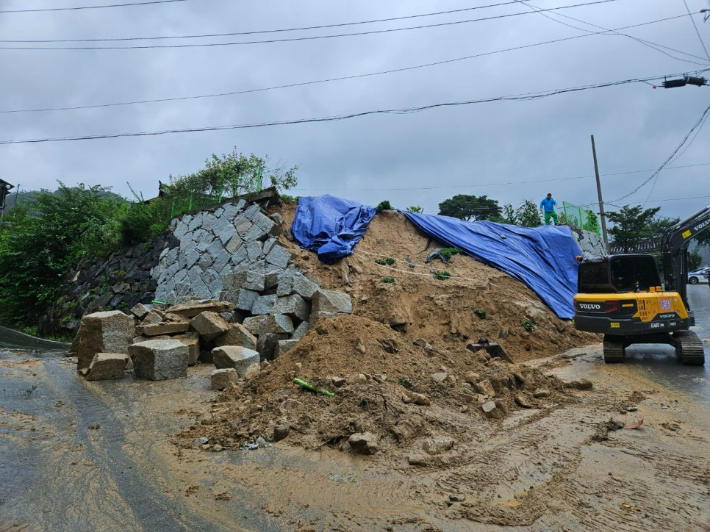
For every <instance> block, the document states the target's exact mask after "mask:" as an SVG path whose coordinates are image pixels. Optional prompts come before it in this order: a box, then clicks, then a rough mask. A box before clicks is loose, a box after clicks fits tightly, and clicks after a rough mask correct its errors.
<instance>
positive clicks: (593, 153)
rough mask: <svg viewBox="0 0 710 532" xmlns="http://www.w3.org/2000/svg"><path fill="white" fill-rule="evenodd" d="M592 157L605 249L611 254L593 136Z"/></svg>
mask: <svg viewBox="0 0 710 532" xmlns="http://www.w3.org/2000/svg"><path fill="white" fill-rule="evenodd" d="M592 156H593V157H594V173H595V174H596V176H597V194H598V195H599V216H600V218H601V219H602V237H603V238H604V249H605V250H606V252H607V253H609V237H608V236H607V234H606V217H605V216H604V200H603V199H602V184H601V182H600V181H599V164H598V163H597V147H596V146H595V145H594V135H592Z"/></svg>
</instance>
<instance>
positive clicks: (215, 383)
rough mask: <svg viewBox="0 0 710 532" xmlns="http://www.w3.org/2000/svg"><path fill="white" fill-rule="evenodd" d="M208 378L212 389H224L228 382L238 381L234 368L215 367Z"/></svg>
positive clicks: (227, 386)
mask: <svg viewBox="0 0 710 532" xmlns="http://www.w3.org/2000/svg"><path fill="white" fill-rule="evenodd" d="M210 380H211V382H212V389H213V390H217V391H221V390H226V389H227V388H229V385H230V384H233V383H234V384H236V383H237V382H239V374H238V373H237V370H236V369H234V368H224V369H216V370H214V371H213V372H212V375H210Z"/></svg>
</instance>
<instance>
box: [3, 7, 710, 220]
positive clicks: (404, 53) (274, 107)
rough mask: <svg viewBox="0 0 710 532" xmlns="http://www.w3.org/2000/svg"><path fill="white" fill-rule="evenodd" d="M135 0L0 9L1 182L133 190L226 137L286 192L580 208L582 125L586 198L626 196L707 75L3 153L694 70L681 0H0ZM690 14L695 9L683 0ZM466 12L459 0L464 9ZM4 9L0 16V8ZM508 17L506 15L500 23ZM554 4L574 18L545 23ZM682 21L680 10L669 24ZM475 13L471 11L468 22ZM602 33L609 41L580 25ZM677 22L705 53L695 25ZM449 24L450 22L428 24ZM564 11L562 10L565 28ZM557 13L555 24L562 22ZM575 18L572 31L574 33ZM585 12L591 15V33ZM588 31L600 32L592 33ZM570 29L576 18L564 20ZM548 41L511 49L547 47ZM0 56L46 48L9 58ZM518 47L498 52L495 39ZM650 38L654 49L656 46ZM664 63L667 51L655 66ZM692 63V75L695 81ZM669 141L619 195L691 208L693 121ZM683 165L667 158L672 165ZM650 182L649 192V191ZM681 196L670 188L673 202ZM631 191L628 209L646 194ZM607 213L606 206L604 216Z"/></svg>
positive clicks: (697, 164) (704, 96)
mask: <svg viewBox="0 0 710 532" xmlns="http://www.w3.org/2000/svg"><path fill="white" fill-rule="evenodd" d="M144 1H146V0H0V40H2V41H4V42H0V48H2V49H0V72H1V73H2V83H0V111H1V113H0V178H2V179H5V180H6V181H9V182H10V183H13V184H20V185H21V187H22V189H39V188H54V187H55V186H56V181H57V180H61V181H63V182H64V183H66V184H76V183H80V182H83V183H86V184H90V185H94V184H101V185H105V186H111V187H113V190H114V191H115V192H118V193H120V194H123V195H125V196H130V191H129V188H128V185H127V183H130V184H131V185H132V186H133V188H134V189H136V190H138V191H142V193H143V194H144V195H145V196H146V197H153V196H154V195H155V194H156V192H157V187H158V180H163V181H167V180H168V176H169V175H182V174H187V173H190V172H194V171H196V170H198V169H199V168H201V167H202V166H203V164H204V161H205V159H206V158H207V157H208V156H209V155H210V154H212V153H218V154H222V153H227V152H229V151H231V150H232V148H234V147H235V146H236V148H237V149H238V150H239V151H241V152H244V153H255V154H258V155H265V154H268V155H269V156H270V157H271V161H272V163H273V164H283V165H286V166H291V165H298V166H299V167H300V170H299V173H298V177H299V185H298V189H297V190H296V191H294V192H293V193H294V194H298V195H320V194H325V193H332V194H335V195H339V196H342V197H346V198H350V199H354V200H357V201H360V202H363V203H367V204H370V205H376V204H377V203H378V202H379V201H381V200H383V199H389V200H390V201H391V202H392V204H393V205H394V206H396V207H399V208H405V207H407V206H410V205H421V206H422V207H424V209H425V211H426V212H434V213H435V212H437V208H438V204H439V203H440V202H441V201H443V200H444V199H446V198H449V197H451V196H453V195H455V194H476V195H482V194H486V195H488V196H489V197H492V198H495V199H497V200H499V201H500V202H501V204H503V203H512V204H513V205H519V204H520V203H522V202H523V201H524V200H525V199H528V198H530V199H533V200H535V201H536V202H538V201H539V200H540V199H541V198H542V197H543V196H544V194H545V193H546V192H548V191H551V192H553V194H554V196H555V197H556V198H557V199H558V201H561V200H567V201H569V202H573V203H577V204H588V203H592V202H594V201H595V200H596V187H595V181H594V177H593V175H594V167H593V162H592V155H591V145H590V135H591V134H594V135H595V138H596V142H597V152H598V155H599V165H600V171H601V173H602V175H603V177H602V187H603V191H604V198H605V200H606V201H612V202H613V200H616V199H617V198H620V197H622V196H625V195H627V194H629V193H630V192H631V191H632V190H634V189H635V188H636V187H637V186H638V185H640V184H641V183H643V182H644V181H645V180H646V179H648V178H649V177H650V176H651V175H652V173H653V170H655V169H656V168H657V167H659V166H660V165H661V164H662V163H663V162H664V161H665V160H666V159H667V158H668V157H669V156H670V155H671V153H672V152H673V150H674V149H675V148H676V147H677V146H678V145H679V143H680V142H681V141H682V140H683V138H684V137H685V136H686V135H687V133H688V132H689V131H690V129H691V127H692V126H693V125H694V124H695V123H696V121H698V119H699V118H701V116H702V113H703V111H704V110H705V109H706V108H707V107H708V105H710V86H706V87H701V88H698V87H693V86H688V87H684V88H677V89H672V90H670V89H662V88H660V87H659V88H657V89H654V88H653V87H652V84H653V83H654V82H651V84H645V83H632V84H626V85H620V86H615V87H607V88H598V89H590V90H584V91H580V92H571V93H566V94H560V95H555V96H550V97H548V98H543V99H537V100H526V101H497V102H491V103H481V104H473V105H462V106H450V107H439V108H435V109H431V110H424V111H421V112H418V113H414V114H379V115H370V116H364V117H358V118H352V119H348V120H342V121H329V122H320V123H306V124H298V125H281V126H276V127H264V128H259V129H236V130H226V131H211V132H200V133H184V134H170V135H163V136H150V137H129V138H118V139H102V140H88V141H87V140H84V141H72V142H47V143H20V144H2V142H4V141H21V140H30V139H44V138H56V137H78V136H86V135H104V134H114V133H134V132H151V131H162V130H172V129H189V128H203V127H212V126H229V125H238V124H249V123H264V122H274V121H289V120H299V119H304V118H317V117H327V116H335V115H346V114H351V113H360V112H364V111H372V110H383V109H404V108H409V107H418V106H427V105H431V104H437V103H446V102H461V101H470V100H479V99H487V98H496V97H500V96H510V95H519V94H523V93H532V92H543V91H553V90H557V89H565V88H570V87H578V86H586V85H596V84H604V83H607V82H615V81H621V80H626V79H632V78H649V77H654V76H655V77H657V76H663V75H665V74H679V73H684V72H687V73H691V74H692V73H694V72H696V71H701V70H703V69H707V68H710V59H708V57H707V55H706V51H705V50H704V49H703V45H702V44H701V41H700V39H699V37H698V34H697V33H696V30H695V29H694V27H693V24H692V22H691V19H690V17H688V16H687V11H686V6H685V4H684V2H683V0H615V1H608V2H606V3H595V4H594V5H589V6H586V7H575V8H569V9H560V10H555V11H548V12H546V13H545V15H546V16H543V15H542V14H540V13H534V12H533V9H531V7H528V6H534V7H536V8H542V9H551V8H556V7H561V6H570V5H574V4H583V3H591V2H593V1H594V0H536V1H534V2H532V3H527V5H524V4H523V3H522V2H507V3H506V5H498V6H495V7H482V6H486V5H490V4H502V3H505V0H468V1H464V0H449V1H447V2H434V1H424V0H408V1H406V2H404V1H400V2H375V1H372V0H364V1H363V0H360V1H357V2H355V1H346V2H316V1H312V0H301V1H299V2H293V1H291V0H288V1H287V0H271V1H265V2H237V1H232V0H186V1H182V2H166V3H160V4H153V5H146V6H134V7H115V8H106V9H84V10H66V11H43V12H14V13H12V12H9V11H13V10H26V9H43V8H50V7H51V8H57V7H76V6H95V5H101V4H109V3H114V4H116V3H128V2H144ZM686 2H687V5H688V7H689V9H690V10H691V12H693V13H699V12H700V10H701V9H709V8H710V2H709V1H708V0H686ZM474 7H481V8H480V9H475V10H473V9H470V8H474ZM451 10H461V11H458V12H455V13H448V14H441V15H432V16H422V17H417V18H408V19H402V20H394V21H388V22H376V23H368V24H360V25H346V26H339V27H331V28H321V29H315V30H307V31H293V32H277V33H256V34H251V35H237V36H230V37H208V38H201V39H171V40H152V41H151V40H133V41H101V42H97V41H94V42H45V43H20V42H9V41H39V40H43V41H47V40H49V41H52V40H55V41H56V40H61V39H117V38H129V37H169V36H181V35H182V36H184V35H196V34H214V33H235V32H253V31H262V30H277V29H288V28H294V27H303V26H321V25H333V24H342V23H351V22H360V21H369V20H373V19H386V18H393V17H407V16H411V15H423V14H429V13H434V12H439V11H451ZM3 11H4V12H3ZM516 13H525V14H521V15H516V16H506V15H512V14H516ZM561 15H566V16H568V17H574V18H576V19H578V20H571V19H569V18H563V17H562V16H561ZM683 15H686V16H683ZM489 17H496V18H494V19H492V20H484V21H471V20H472V19H479V18H489ZM669 17H678V18H673V19H671V20H665V21H662V22H655V23H652V24H648V25H644V26H640V27H637V28H632V29H627V30H623V31H624V33H627V34H628V35H631V36H633V37H637V38H640V39H644V40H646V41H650V42H652V43H654V45H660V46H658V47H660V50H661V51H659V50H658V48H656V49H654V48H653V47H652V46H649V45H648V43H646V44H644V43H641V42H639V41H637V40H633V39H631V38H629V37H626V36H620V35H615V34H602V35H599V34H596V35H590V34H589V32H594V33H597V32H600V31H603V29H615V28H621V27H626V26H631V25H636V24H641V23H646V22H653V21H658V20H659V19H666V18H669ZM693 18H694V20H695V22H696V24H697V26H698V30H699V32H700V35H701V36H702V38H703V40H704V41H705V43H706V46H708V47H710V20H709V21H708V22H706V23H703V15H701V14H696V15H695V16H694V17H693ZM458 21H469V22H461V23H458V24H444V25H441V24H442V23H451V22H458ZM579 21H583V22H579ZM561 22H564V23H565V24H572V25H574V26H577V28H582V29H577V28H574V27H569V26H565V25H563V24H561ZM584 23H588V24H584ZM434 24H438V26H436V27H426V28H421V29H411V30H407V31H392V32H386V33H371V34H368V35H358V36H349V37H338V38H326V39H309V40H299V41H294V40H290V41H285V42H283V41H282V42H272V43H256V44H232V45H227V46H209V47H204V46H203V47H180V48H148V49H124V50H115V49H109V50H101V49H99V50H85V49H81V50H62V49H59V48H62V47H95V46H109V47H122V46H145V45H148V46H154V45H159V46H164V45H175V44H180V45H183V44H198V43H200V44H203V43H240V42H241V43H243V42H244V41H263V40H274V39H293V38H298V37H314V36H328V35H334V34H343V33H362V32H371V31H379V30H385V29H393V28H407V27H412V26H422V25H426V26H431V25H434ZM589 24H594V25H596V26H591V25H589ZM599 27H601V29H600V28H599ZM584 30H586V31H584ZM561 39H565V40H562V41H561V42H556V43H551V44H544V45H539V46H529V45H534V44H537V43H542V42H546V41H552V40H561ZM17 47H25V48H26V47H43V48H51V49H48V50H47V49H42V50H24V49H23V50H18V49H9V48H17ZM516 47H525V48H522V49H519V50H513V51H502V52H500V53H493V54H491V53H490V52H496V51H500V50H507V49H510V48H516ZM666 47H670V48H671V49H669V48H666ZM480 54H486V55H483V56H480V57H476V58H469V59H463V60H459V61H453V62H448V63H445V64H441V65H437V66H429V67H423V68H417V69H411V70H406V71H400V72H394V73H388V74H380V75H372V76H367V77H358V78H355V79H348V80H339V81H330V82H327V83H316V84H308V85H303V86H299V87H291V88H281V89H271V90H262V91H257V92H250V93H247V94H241V95H231V96H222V97H212V98H201V99H193V100H183V101H172V102H163V103H144V104H138V105H127V106H113V107H101V108H93V109H80V110H70V111H43V112H12V113H8V112H7V111H18V110H27V109H38V108H52V107H73V106H91V105H98V104H106V103H117V102H128V101H136V100H150V99H165V98H173V97H184V96H193V95H209V94H216V93H224V92H235V91H248V90H253V89H264V88H268V87H274V86H280V85H287V84H294V83H302V82H309V81H315V80H324V79H331V78H342V77H347V76H355V75H362V74H370V73H377V72H382V71H388V70H396V69H402V68H406V67H413V66H417V65H424V64H428V63H435V62H442V61H449V60H452V59H458V58H462V57H467V56H474V55H480ZM672 56H673V57H672ZM709 74H710V72H708V73H706V74H704V75H705V76H707V77H709V78H710V75H709ZM698 131H699V133H697V136H691V138H690V139H691V140H693V142H692V144H689V146H688V145H687V144H686V146H688V147H687V149H686V147H685V146H684V149H683V150H681V151H680V152H679V155H680V156H679V157H678V158H677V159H676V160H674V161H672V162H671V163H670V164H669V165H668V166H669V168H668V169H666V170H664V171H663V172H661V173H660V174H659V176H658V178H657V180H655V186H653V188H652V183H653V182H651V183H649V184H647V185H645V186H643V187H642V188H641V189H640V190H638V192H636V193H634V194H633V195H631V196H629V197H628V198H626V199H625V200H622V201H619V202H618V204H624V203H632V202H640V203H644V204H645V206H646V207H652V206H661V207H662V211H661V214H663V215H665V216H685V215H687V214H690V212H691V211H692V212H694V211H695V210H697V209H699V208H701V207H703V206H705V205H708V204H710V179H708V177H709V175H710V150H708V147H709V146H710V143H709V142H708V141H709V140H710V127H707V128H704V129H696V130H695V132H698ZM677 167H682V168H677ZM649 194H650V196H649ZM677 198H684V199H677ZM647 199H648V201H647ZM611 208H613V207H611Z"/></svg>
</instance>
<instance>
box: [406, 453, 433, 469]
mask: <svg viewBox="0 0 710 532" xmlns="http://www.w3.org/2000/svg"><path fill="white" fill-rule="evenodd" d="M430 461H431V460H430V459H429V457H428V456H426V455H424V454H411V455H409V457H408V458H407V462H409V465H413V466H417V467H426V466H428V465H429V462H430Z"/></svg>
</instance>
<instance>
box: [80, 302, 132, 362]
mask: <svg viewBox="0 0 710 532" xmlns="http://www.w3.org/2000/svg"><path fill="white" fill-rule="evenodd" d="M134 330H135V329H134V326H133V319H132V318H130V317H129V316H127V315H126V314H124V313H123V312H121V311H118V310H114V311H110V312H96V313H94V314H89V315H87V316H84V318H83V319H82V320H81V329H80V331H79V333H78V336H79V339H78V341H77V356H78V363H77V369H78V370H79V371H83V370H86V369H88V368H89V366H90V365H91V361H92V360H93V359H94V356H95V355H96V353H122V354H126V353H128V345H129V344H130V343H131V342H132V339H133V336H134Z"/></svg>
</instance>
